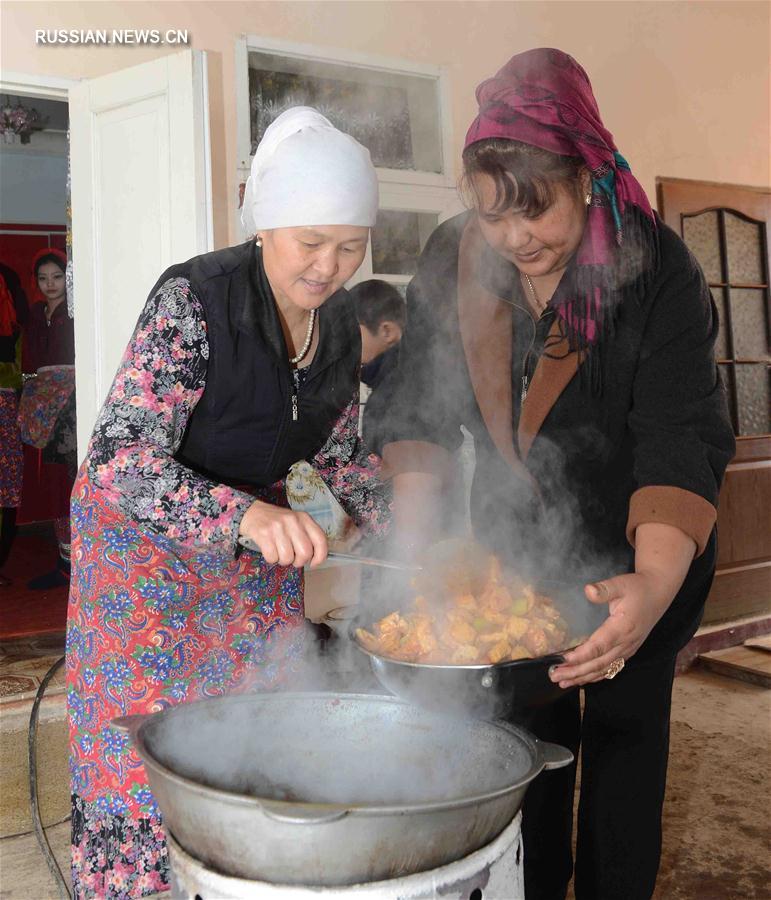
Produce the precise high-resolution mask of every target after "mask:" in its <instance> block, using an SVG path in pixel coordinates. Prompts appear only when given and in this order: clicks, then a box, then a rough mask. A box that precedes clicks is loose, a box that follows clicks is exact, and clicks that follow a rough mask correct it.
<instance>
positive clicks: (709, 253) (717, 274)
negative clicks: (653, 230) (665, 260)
mask: <svg viewBox="0 0 771 900" xmlns="http://www.w3.org/2000/svg"><path fill="white" fill-rule="evenodd" d="M683 240H684V241H685V243H686V244H688V247H689V248H690V250H691V253H693V255H694V256H695V257H696V259H698V261H699V264H700V265H701V267H702V269H704V274H705V275H706V276H707V281H712V282H714V281H723V274H722V267H721V265H720V232H719V231H718V225H717V213H716V212H705V213H700V214H699V215H698V216H686V217H685V218H684V219H683Z"/></svg>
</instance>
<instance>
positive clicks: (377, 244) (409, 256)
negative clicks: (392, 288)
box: [372, 209, 439, 275]
mask: <svg viewBox="0 0 771 900" xmlns="http://www.w3.org/2000/svg"><path fill="white" fill-rule="evenodd" d="M438 219H439V217H438V216H437V214H436V213H421V212H410V211H408V210H400V209H396V210H394V209H381V210H380V211H379V212H378V214H377V224H376V225H375V227H374V228H373V229H372V272H373V274H374V275H414V274H415V272H416V271H417V268H418V257H419V256H420V252H421V250H422V249H423V247H424V246H425V244H426V241H427V240H428V238H429V235H430V234H431V232H432V231H433V230H434V229H435V228H436V226H437V223H438Z"/></svg>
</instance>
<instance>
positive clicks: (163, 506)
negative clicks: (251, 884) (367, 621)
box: [67, 108, 389, 898]
mask: <svg viewBox="0 0 771 900" xmlns="http://www.w3.org/2000/svg"><path fill="white" fill-rule="evenodd" d="M377 203H378V196H377V181H376V178H375V172H374V169H373V167H372V163H371V161H370V158H369V153H368V152H367V150H365V149H364V148H363V147H361V146H360V145H359V144H357V143H356V141H354V140H353V139H352V138H351V137H349V136H348V135H346V134H343V133H341V132H340V131H338V130H336V129H335V128H333V127H332V125H331V124H330V123H329V122H328V121H327V120H326V119H325V118H323V116H321V115H319V114H318V113H317V112H316V111H315V110H312V109H307V108H297V109H292V110H288V111H287V112H285V113H284V114H282V115H281V116H280V117H279V118H278V119H277V120H276V121H275V122H274V123H273V125H271V126H270V128H269V129H268V130H267V132H266V133H265V137H264V138H263V141H262V142H261V144H260V146H259V148H258V150H257V154H256V155H255V158H254V162H253V165H252V173H251V176H250V178H249V182H248V184H247V188H246V192H245V198H244V209H243V223H244V226H245V228H246V230H247V233H249V234H253V235H254V237H253V238H251V239H250V240H248V241H247V242H246V243H245V244H242V245H241V246H238V247H228V248H226V249H224V250H218V251H215V252H213V253H208V254H205V255H203V256H198V257H195V258H194V259H191V260H189V261H188V262H186V263H182V264H181V265H177V266H173V267H172V268H170V269H168V270H167V271H166V272H164V274H163V275H162V276H161V277H160V279H159V280H158V283H157V284H156V285H155V287H154V288H153V290H152V291H151V292H150V296H149V299H148V301H147V303H146V305H145V308H144V310H143V312H142V314H141V316H140V317H139V322H138V323H137V326H136V330H135V331H134V334H133V337H132V338H131V341H130V342H129V345H128V348H127V349H126V352H125V355H124V357H123V361H122V363H121V365H120V368H119V369H118V373H117V375H116V377H115V381H114V382H113V385H112V389H111V390H110V393H109V396H108V398H107V400H106V402H105V405H104V407H103V409H102V411H101V414H100V416H99V419H98V421H97V424H96V427H95V429H94V433H93V437H92V438H91V443H90V445H89V448H88V453H87V455H86V459H85V461H84V462H83V465H82V466H81V469H80V472H79V475H78V479H77V482H76V484H75V488H74V491H73V495H72V525H73V547H72V587H71V596H70V609H69V619H68V637H67V683H68V708H69V720H70V736H71V748H72V749H71V772H72V795H73V797H72V799H73V814H72V832H73V868H72V871H73V887H74V890H75V894H76V896H78V897H116V898H117V897H135V896H142V895H144V894H148V893H154V892H156V891H158V890H160V889H162V888H163V887H164V886H165V885H166V881H167V862H166V848H165V840H164V835H163V831H162V827H161V822H160V818H159V813H158V809H157V807H156V805H155V801H154V799H153V797H152V794H151V793H150V791H149V789H148V786H147V782H146V778H145V774H144V769H143V767H142V766H141V764H140V762H139V760H138V758H137V757H136V755H135V754H134V752H133V750H132V748H131V746H130V744H129V742H128V740H127V738H126V737H125V736H124V735H122V734H119V733H118V732H116V731H114V730H113V729H112V728H111V727H110V725H109V723H110V720H111V719H112V718H113V717H115V716H119V715H127V714H132V713H146V712H152V711H156V710H160V709H162V708H164V707H166V706H168V705H171V704H175V703H178V702H181V701H185V700H191V699H195V698H199V697H209V696H215V695H218V694H222V693H225V692H226V691H227V692H230V691H234V690H236V691H238V690H246V689H248V688H250V687H254V686H260V685H265V684H272V683H274V682H275V681H277V680H280V678H281V674H282V672H283V671H285V670H286V667H287V666H291V660H292V658H293V657H296V656H297V654H298V653H299V650H300V646H301V643H302V634H303V629H302V628H301V627H299V626H301V625H302V621H303V579H302V567H303V566H305V565H308V564H310V565H317V564H319V563H321V562H322V561H323V560H324V558H325V556H326V552H327V547H326V538H325V535H324V533H323V531H322V530H321V529H320V528H319V526H318V525H317V524H316V523H315V522H314V521H313V520H312V519H311V518H310V517H309V516H308V515H307V514H305V513H300V512H294V511H292V510H291V509H289V508H288V507H287V503H286V496H285V492H284V489H283V488H284V484H283V482H284V479H285V478H286V475H287V473H288V471H289V468H290V466H292V464H294V463H295V462H297V461H299V460H308V461H310V462H311V463H312V464H313V465H314V467H315V468H316V469H317V471H318V472H319V473H320V475H321V476H322V478H324V480H325V482H326V483H327V485H328V486H329V488H330V490H331V491H332V493H333V494H334V495H335V496H336V497H337V499H338V500H339V501H340V503H341V504H342V506H343V507H344V509H345V510H346V511H347V512H348V513H349V514H350V515H351V516H352V517H353V519H354V521H355V522H356V523H357V524H358V525H360V526H363V527H365V528H370V529H374V530H378V529H382V528H384V527H385V524H386V521H387V518H388V513H389V508H388V503H387V500H386V498H385V494H384V490H383V488H382V485H381V483H380V482H379V481H378V479H377V471H376V459H375V458H374V457H368V456H367V455H366V454H365V453H364V452H362V451H361V450H360V449H359V446H358V442H357V436H356V426H357V422H358V368H359V359H360V352H361V348H360V333H359V327H358V323H357V319H356V314H355V310H354V309H353V308H352V304H351V303H350V302H349V301H348V298H347V294H346V291H345V290H344V289H343V284H344V283H345V282H346V281H347V280H348V279H349V278H350V277H351V276H352V275H353V273H354V272H355V271H356V269H357V268H358V267H359V265H360V264H361V262H362V260H363V258H364V252H365V248H366V243H367V237H368V234H369V228H370V227H371V226H372V225H373V224H374V223H375V216H376V213H377ZM239 539H241V540H242V541H243V540H244V539H248V541H250V542H251V544H253V545H256V546H257V547H258V548H259V551H260V553H254V552H251V551H250V550H243V551H242V550H241V546H240V544H239Z"/></svg>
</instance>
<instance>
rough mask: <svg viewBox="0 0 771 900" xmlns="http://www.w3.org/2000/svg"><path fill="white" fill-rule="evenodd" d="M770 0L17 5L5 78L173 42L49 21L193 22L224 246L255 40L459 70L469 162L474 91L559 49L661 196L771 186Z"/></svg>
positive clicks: (57, 72) (122, 61)
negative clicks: (239, 104) (241, 85)
mask: <svg viewBox="0 0 771 900" xmlns="http://www.w3.org/2000/svg"><path fill="white" fill-rule="evenodd" d="M770 10H771V6H770V5H769V4H768V3H766V2H765V0H760V2H741V0H736V2H733V0H726V2H699V0H689V2H620V0H617V2H581V0H573V2H544V0H537V2H494V3H487V2H471V3H468V2H411V0H405V2H321V0H316V2H268V3H261V2H252V3H241V2H216V0H208V2H196V3H174V2H157V3H145V2H125V0H124V2H115V3H113V2H109V3H108V2H104V3H103V2H92V3H69V2H57V3H50V2H46V3H37V2H31V3H27V2H24V3H21V2H13V0H5V2H3V4H2V8H1V11H0V15H1V16H2V44H1V45H0V49H1V51H2V57H1V59H2V68H3V70H4V71H10V72H23V73H28V74H36V73H39V74H45V75H53V76H57V77H63V78H64V77H66V78H81V77H89V76H93V75H99V74H102V73H105V72H110V71H112V70H114V69H118V68H123V67H127V66H131V65H134V64H136V63H139V62H142V61H144V60H147V59H151V58H154V57H155V56H158V55H162V54H163V53H168V52H175V50H176V48H173V47H156V48H153V47H72V46H66V47H42V46H40V47H38V46H35V43H34V32H35V28H49V29H52V28H78V29H81V28H135V27H138V28H161V29H166V28H188V29H190V32H191V37H192V46H193V47H195V48H198V49H204V50H209V51H212V52H213V53H212V59H211V68H210V76H211V81H212V84H211V113H212V131H213V139H214V147H213V152H214V171H215V173H218V174H217V175H216V178H215V184H214V192H215V199H216V206H215V239H216V243H217V245H218V246H220V245H223V244H225V243H228V242H235V241H236V240H237V239H238V235H237V234H236V233H235V229H234V228H233V227H232V222H233V212H234V208H235V204H236V197H237V183H236V182H237V176H236V109H235V90H234V84H235V69H234V43H235V38H236V36H237V35H239V34H244V33H249V34H255V35H263V36H268V37H275V38H283V39H286V40H293V41H298V42H302V43H312V44H318V45H320V46H329V47H339V48H345V49H352V50H357V51H360V52H364V53H372V54H377V55H385V56H395V57H401V58H404V59H409V60H413V61H416V62H422V63H431V64H438V65H444V66H447V67H448V69H449V72H450V76H451V89H452V124H453V140H454V145H455V150H456V158H457V156H458V155H459V153H460V149H461V146H462V141H463V136H464V133H465V129H466V127H467V126H468V124H469V122H470V120H471V118H472V117H473V113H474V91H473V89H474V86H475V85H476V84H477V82H479V81H480V80H481V79H482V78H484V77H485V76H488V75H490V74H492V72H493V71H494V70H495V69H496V68H497V67H498V66H499V65H501V64H502V63H503V62H505V61H506V59H507V58H508V57H509V56H510V55H511V54H513V53H516V52H518V51H521V50H525V49H528V48H530V47H537V46H554V47H559V48H560V49H562V50H566V51H567V52H569V53H571V54H572V55H573V56H575V57H576V58H577V59H578V61H579V62H581V63H582V65H583V66H584V67H585V68H586V69H587V71H588V73H589V76H590V77H591V79H592V82H593V84H594V88H595V92H596V94H597V98H598V101H599V104H600V109H601V110H602V113H603V116H604V119H605V123H606V125H607V126H608V127H609V128H610V129H611V131H612V132H613V133H614V135H615V137H616V141H617V143H618V146H619V148H620V150H621V152H622V153H624V155H625V156H626V157H627V159H629V161H630V163H631V165H632V168H633V170H634V171H635V173H636V174H637V176H638V177H639V178H640V180H641V182H642V184H643V186H644V187H645V189H646V190H647V191H648V193H649V195H650V196H651V199H652V200H653V199H654V197H655V178H656V176H657V175H667V176H678V177H684V178H697V179H704V180H710V181H724V182H735V183H742V184H752V185H768V184H770V183H771V174H770V173H769V165H770V158H771V148H770V146H769V25H770V21H769V11H770Z"/></svg>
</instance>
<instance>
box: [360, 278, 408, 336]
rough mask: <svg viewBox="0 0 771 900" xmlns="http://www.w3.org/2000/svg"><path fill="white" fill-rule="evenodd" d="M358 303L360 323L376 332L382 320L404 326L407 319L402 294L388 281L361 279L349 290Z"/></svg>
mask: <svg viewBox="0 0 771 900" xmlns="http://www.w3.org/2000/svg"><path fill="white" fill-rule="evenodd" d="M348 293H349V294H350V295H351V297H353V302H354V303H355V304H356V317H357V318H358V320H359V325H364V326H365V327H366V328H367V329H368V330H369V331H371V332H372V334H374V333H375V332H376V331H377V329H378V327H379V326H380V323H381V322H396V324H397V325H399V326H401V327H402V328H403V327H404V323H405V321H406V319H407V306H406V304H405V302H404V300H403V299H402V295H401V294H400V293H399V291H397V290H396V288H395V287H394V286H393V285H392V284H389V283H388V282H387V281H381V280H380V279H379V278H370V280H369V281H360V282H359V283H358V284H356V285H354V286H353V287H352V288H351V289H350V291H349V292H348Z"/></svg>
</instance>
